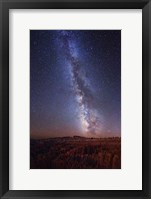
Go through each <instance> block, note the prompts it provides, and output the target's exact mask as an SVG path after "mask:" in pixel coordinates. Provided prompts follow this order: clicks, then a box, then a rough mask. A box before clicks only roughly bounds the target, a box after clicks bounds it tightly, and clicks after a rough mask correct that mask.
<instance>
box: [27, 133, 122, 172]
mask: <svg viewBox="0 0 151 199" xmlns="http://www.w3.org/2000/svg"><path fill="white" fill-rule="evenodd" d="M30 168H31V169H120V168H121V138H118V137H113V138H84V137H79V136H74V137H62V138H49V139H41V140H34V139H31V140H30Z"/></svg>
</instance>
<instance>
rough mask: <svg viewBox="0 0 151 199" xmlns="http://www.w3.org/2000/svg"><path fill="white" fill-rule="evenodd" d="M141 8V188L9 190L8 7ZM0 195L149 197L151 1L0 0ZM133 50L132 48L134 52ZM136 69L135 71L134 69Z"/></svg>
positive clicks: (130, 198) (31, 196) (150, 194)
mask: <svg viewBox="0 0 151 199" xmlns="http://www.w3.org/2000/svg"><path fill="white" fill-rule="evenodd" d="M92 8H93V9H142V48H143V49H142V52H143V53H142V58H143V59H142V60H143V61H142V80H143V85H142V89H143V90H142V93H143V95H142V102H143V104H142V105H143V110H142V114H143V115H142V118H143V120H142V122H143V128H142V147H143V151H142V152H143V153H142V154H143V157H142V168H143V170H142V173H143V176H142V177H143V178H142V185H143V186H142V190H115V191H113V190H97V191H93V190H89V191H86V190H80V191H75V190H73V191H71V190H70V191H69V190H64V191H61V190H57V191H55V190H46V191H40V190H39V191H38V190H36V191H34V190H33V191H32V190H23V191H20V190H9V9H92ZM0 14H1V17H0V25H1V27H0V44H2V45H0V46H1V48H0V55H1V57H0V62H1V63H0V95H1V97H0V196H1V198H5V199H6V198H13V199H15V198H43V199H44V198H74V199H76V198H79V199H82V198H102V199H103V198H107V199H109V198H119V199H120V198H121V199H126V198H129V199H132V198H136V197H137V198H141V199H147V198H148V199H149V198H151V189H150V187H151V168H150V164H151V157H150V156H151V147H150V144H151V132H150V130H151V129H150V125H149V123H150V122H149V113H150V112H151V109H150V106H149V101H151V91H150V90H151V84H150V81H149V79H151V69H150V68H149V67H150V62H151V58H150V56H149V55H150V47H151V45H150V44H151V42H150V39H151V2H150V0H73V1H72V0H0ZM134 53H135V52H134ZM136 72H137V71H136Z"/></svg>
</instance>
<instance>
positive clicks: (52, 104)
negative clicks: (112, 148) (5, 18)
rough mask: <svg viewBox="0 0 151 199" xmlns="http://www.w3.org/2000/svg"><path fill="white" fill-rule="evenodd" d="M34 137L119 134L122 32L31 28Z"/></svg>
mask: <svg viewBox="0 0 151 199" xmlns="http://www.w3.org/2000/svg"><path fill="white" fill-rule="evenodd" d="M30 135H31V138H49V137H62V136H73V135H79V136H85V137H108V136H120V135H121V31H120V30H31V31H30Z"/></svg>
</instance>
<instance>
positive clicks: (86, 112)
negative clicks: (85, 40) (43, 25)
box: [58, 31, 101, 135]
mask: <svg viewBox="0 0 151 199" xmlns="http://www.w3.org/2000/svg"><path fill="white" fill-rule="evenodd" d="M72 37H73V36H72V34H71V32H70V31H58V38H59V42H60V47H61V48H62V51H63V52H64V55H65V59H66V60H67V61H68V64H69V65H68V67H70V70H69V71H70V75H71V79H72V84H73V89H74V93H75V97H76V100H77V103H78V105H79V118H80V121H81V125H82V128H83V131H84V133H88V134H92V135H93V134H96V133H97V132H99V133H100V131H101V121H100V118H99V116H98V115H97V110H96V109H95V107H93V106H92V104H93V103H92V100H93V95H92V92H91V90H90V88H89V86H88V85H87V78H86V77H85V75H84V73H82V72H81V68H82V65H81V63H80V61H79V59H78V55H77V49H76V45H75V41H74V38H72ZM84 135H87V134H84Z"/></svg>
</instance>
